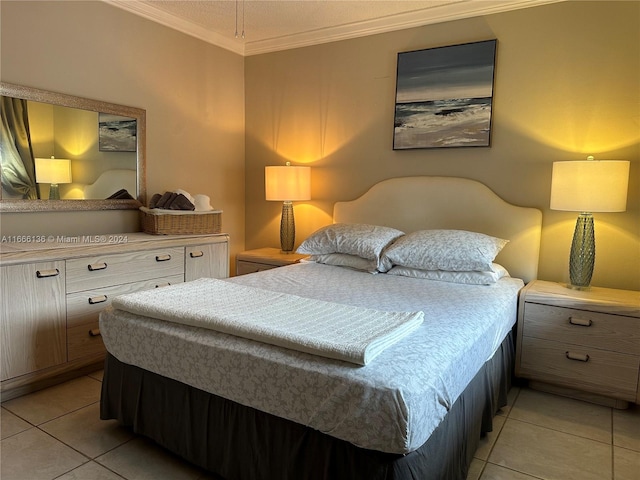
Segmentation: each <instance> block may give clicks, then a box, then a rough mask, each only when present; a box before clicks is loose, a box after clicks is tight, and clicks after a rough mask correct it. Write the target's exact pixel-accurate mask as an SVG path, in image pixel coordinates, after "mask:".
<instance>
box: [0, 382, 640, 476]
mask: <svg viewBox="0 0 640 480" xmlns="http://www.w3.org/2000/svg"><path fill="white" fill-rule="evenodd" d="M101 380H102V372H97V373H95V374H92V375H88V376H85V377H81V378H77V379H75V380H71V381H69V382H67V383H64V384H61V385H58V386H55V387H51V388H49V389H46V390H42V391H40V392H36V393H33V394H30V395H26V396H23V397H20V398H16V399H13V400H9V401H7V402H4V403H3V404H2V415H1V420H2V423H1V430H0V431H1V436H2V441H1V445H0V449H1V457H0V459H1V465H0V478H1V479H2V480H39V479H41V480H53V479H58V480H118V479H119V480H122V479H123V478H124V479H128V480H133V479H153V480H159V479H170V480H181V479H193V480H205V479H207V480H213V479H214V478H216V477H215V476H213V475H210V474H207V473H206V472H204V471H202V470H200V469H198V468H196V467H193V466H191V465H189V464H187V463H185V462H184V461H182V460H181V459H179V458H177V457H175V456H173V455H171V454H169V453H167V452H165V451H164V450H162V449H161V448H159V447H157V446H156V445H154V444H153V443H152V442H150V441H148V440H145V439H144V438H142V437H138V436H135V435H133V434H131V433H130V432H129V431H128V430H126V429H123V428H120V427H118V426H117V425H116V424H115V421H102V420H99V413H98V412H99V403H98V401H99V398H100V385H101ZM495 425H496V428H495V430H494V432H492V433H491V434H490V435H488V436H487V437H486V438H484V439H483V440H482V443H481V445H480V447H479V448H478V450H477V452H476V454H475V459H474V460H473V463H472V465H471V471H470V473H469V476H468V478H467V480H535V479H538V480H539V479H544V480H572V479H580V480H640V407H638V406H632V407H631V408H630V409H628V410H613V409H611V408H607V407H601V406H598V405H592V404H590V403H585V402H581V401H578V400H571V399H567V398H564V397H559V396H555V395H551V394H546V393H541V392H537V391H535V390H530V389H528V388H514V389H512V390H511V394H510V401H509V406H508V407H506V408H505V409H504V410H503V411H502V412H500V414H499V415H498V416H497V417H496V422H495Z"/></svg>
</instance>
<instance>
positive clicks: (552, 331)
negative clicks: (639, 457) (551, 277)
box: [516, 280, 640, 408]
mask: <svg viewBox="0 0 640 480" xmlns="http://www.w3.org/2000/svg"><path fill="white" fill-rule="evenodd" d="M639 373H640V292H635V291H629V290H614V289H609V288H597V287H592V288H591V289H590V290H586V291H580V290H572V289H569V288H567V287H565V286H564V285H562V284H559V283H553V282H544V281H540V280H536V281H534V282H531V283H529V284H528V285H527V286H526V287H525V288H524V289H523V290H522V291H521V292H520V301H519V306H518V335H517V347H516V375H517V376H519V377H523V378H528V379H530V385H531V387H532V388H538V389H540V390H546V391H550V392H553V393H558V394H562V395H568V396H572V397H576V398H581V399H583V400H587V401H591V402H596V403H603V404H606V405H609V406H613V407H617V408H625V407H626V406H627V403H626V402H632V403H640V392H638V382H639Z"/></svg>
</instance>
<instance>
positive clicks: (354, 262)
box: [308, 253, 378, 273]
mask: <svg viewBox="0 0 640 480" xmlns="http://www.w3.org/2000/svg"><path fill="white" fill-rule="evenodd" d="M308 260H309V261H311V262H316V263H324V264H325V265H335V266H337V267H349V268H353V269H355V270H362V271H364V272H369V273H378V262H377V260H367V259H366V258H362V257H358V256H356V255H349V254H347V253H325V254H323V255H311V256H310V257H309V258H308Z"/></svg>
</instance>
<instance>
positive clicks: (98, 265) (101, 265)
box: [87, 262, 107, 272]
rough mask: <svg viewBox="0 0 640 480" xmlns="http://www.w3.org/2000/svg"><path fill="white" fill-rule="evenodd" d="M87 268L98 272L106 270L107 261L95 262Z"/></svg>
mask: <svg viewBox="0 0 640 480" xmlns="http://www.w3.org/2000/svg"><path fill="white" fill-rule="evenodd" d="M87 268H88V269H89V271H90V272H96V271H98V270H104V269H106V268H107V264H106V263H105V262H100V263H93V264H91V263H90V264H89V265H87Z"/></svg>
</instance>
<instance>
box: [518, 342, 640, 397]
mask: <svg viewBox="0 0 640 480" xmlns="http://www.w3.org/2000/svg"><path fill="white" fill-rule="evenodd" d="M639 368H640V357H638V356H634V355H627V354H623V353H616V352H609V351H605V350H600V349H597V348H593V347H584V346H577V345H574V344H569V343H562V342H555V341H550V340H542V339H539V338H531V337H523V338H522V356H521V359H520V371H521V373H522V374H524V375H525V376H526V377H529V378H533V379H538V380H542V381H545V382H549V383H555V384H558V385H563V386H566V387H570V388H578V389H581V390H585V391H589V392H593V393H599V394H603V395H607V396H611V397H614V398H620V399H623V400H627V401H632V402H633V401H635V399H636V390H637V386H638V369H639Z"/></svg>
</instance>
